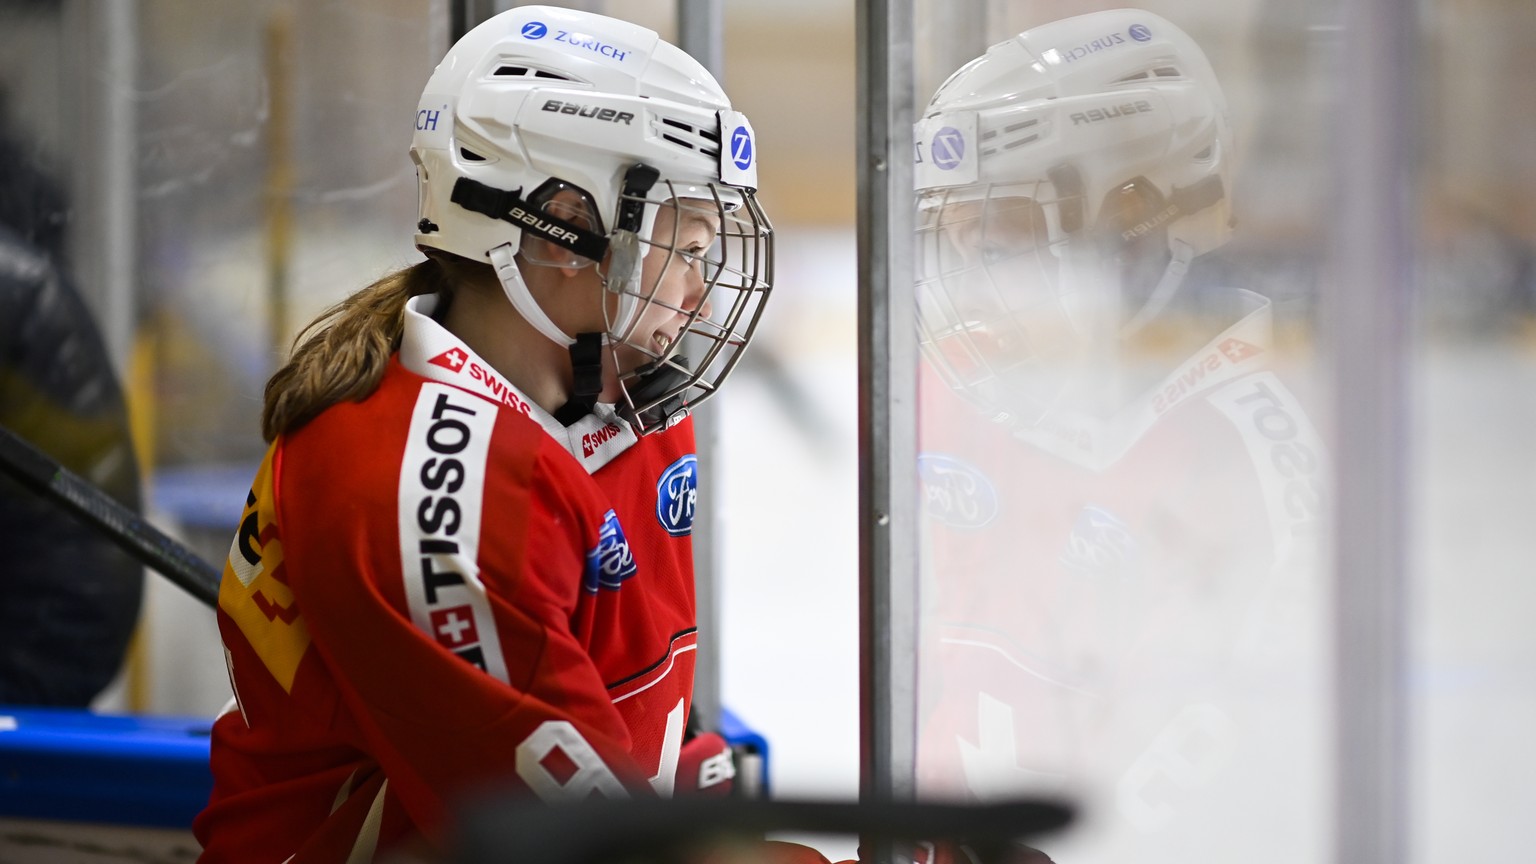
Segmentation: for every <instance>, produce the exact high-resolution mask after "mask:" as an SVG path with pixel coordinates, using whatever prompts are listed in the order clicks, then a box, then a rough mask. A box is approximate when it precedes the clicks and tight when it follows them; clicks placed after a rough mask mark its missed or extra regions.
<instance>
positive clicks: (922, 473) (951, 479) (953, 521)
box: [917, 453, 998, 528]
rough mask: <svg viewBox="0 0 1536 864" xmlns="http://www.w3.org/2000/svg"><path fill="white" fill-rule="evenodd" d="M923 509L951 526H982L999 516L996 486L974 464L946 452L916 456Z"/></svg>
mask: <svg viewBox="0 0 1536 864" xmlns="http://www.w3.org/2000/svg"><path fill="white" fill-rule="evenodd" d="M917 476H918V480H919V482H920V483H921V484H922V490H923V510H924V511H925V512H926V513H927V514H928V515H929V516H931V517H933V518H934V519H937V520H938V521H940V522H943V523H944V524H945V525H948V526H950V527H951V528H980V527H982V526H983V525H986V524H987V523H988V522H991V521H992V520H993V519H995V518H997V509H998V505H997V490H996V489H993V488H992V482H991V481H990V480H988V479H987V475H985V474H983V473H981V471H979V470H978V469H976V468H975V467H974V466H972V465H970V464H968V463H966V462H962V461H961V460H959V459H956V458H955V457H953V456H948V455H945V454H943V453H924V454H922V455H920V456H918V457H917Z"/></svg>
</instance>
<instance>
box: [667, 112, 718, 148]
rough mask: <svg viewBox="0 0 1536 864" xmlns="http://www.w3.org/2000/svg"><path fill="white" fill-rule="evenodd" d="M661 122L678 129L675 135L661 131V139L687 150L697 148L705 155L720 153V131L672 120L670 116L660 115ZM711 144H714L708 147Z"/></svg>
mask: <svg viewBox="0 0 1536 864" xmlns="http://www.w3.org/2000/svg"><path fill="white" fill-rule="evenodd" d="M661 122H662V125H664V126H670V127H672V128H673V129H676V130H678V133H679V134H677V135H670V134H667V133H665V132H663V133H662V135H661V137H662V139H663V140H665V141H670V142H671V143H673V144H676V145H677V146H679V147H685V148H687V149H689V150H697V151H699V152H700V153H703V154H704V155H705V156H712V157H718V156H719V155H720V149H719V144H720V133H718V132H715V131H714V130H712V129H704V128H702V127H697V126H693V125H691V124H688V123H684V122H683V121H681V120H674V119H672V118H671V117H662V118H661ZM711 144H713V145H715V146H714V147H710V146H709V145H711Z"/></svg>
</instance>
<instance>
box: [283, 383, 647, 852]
mask: <svg viewBox="0 0 1536 864" xmlns="http://www.w3.org/2000/svg"><path fill="white" fill-rule="evenodd" d="M519 420H520V418H514V417H508V416H506V415H503V416H502V418H501V420H500V421H498V420H497V412H496V410H495V407H494V406H492V405H490V404H489V403H487V402H485V401H484V400H480V399H478V398H476V397H473V396H470V395H468V394H465V393H463V392H462V391H458V390H456V389H454V388H450V387H446V386H439V385H426V386H424V387H423V388H422V390H421V395H420V396H419V397H418V398H417V399H416V403H415V413H414V417H413V420H412V424H411V428H410V431H409V434H408V438H407V440H406V442H405V445H404V449H403V451H402V452H403V455H400V456H398V457H396V458H395V459H394V460H392V461H394V462H395V463H397V464H398V465H399V475H398V482H397V483H396V482H393V481H394V478H390V479H391V482H390V483H381V484H379V485H380V486H381V487H383V488H385V490H386V492H387V494H380V495H379V496H378V500H370V501H365V502H361V503H360V504H359V505H358V506H356V507H355V508H354V510H353V511H352V512H350V513H347V511H346V510H345V509H344V508H345V507H346V503H345V502H344V501H342V500H337V495H336V493H335V492H317V491H316V490H321V489H325V490H334V489H337V488H344V487H342V486H339V482H340V481H341V480H342V478H340V477H337V478H331V477H328V476H326V473H327V471H328V467H327V462H326V460H325V459H324V458H317V457H322V456H323V454H315V453H313V452H310V453H308V454H307V455H306V456H305V457H304V459H303V468H302V474H300V473H298V472H299V470H300V466H299V465H298V464H297V463H298V461H299V460H298V459H296V458H294V456H295V454H290V455H289V458H288V460H287V465H286V467H285V469H284V473H285V474H287V475H288V476H287V477H285V478H283V479H282V480H281V481H280V489H281V494H279V495H278V496H277V497H278V512H277V521H278V523H279V524H281V525H284V526H306V527H304V528H303V529H301V530H295V531H290V532H288V534H287V535H285V537H287V538H288V539H287V540H286V542H287V543H288V547H287V549H286V550H285V555H286V559H287V564H288V574H289V579H290V587H291V589H292V592H293V597H294V599H295V601H296V604H297V608H298V609H300V610H301V611H302V615H303V617H304V619H305V621H306V624H307V627H308V632H309V634H310V637H311V638H312V640H313V647H314V654H315V661H316V668H314V669H311V670H309V671H310V672H312V673H313V674H314V675H317V676H319V677H321V678H322V679H326V680H329V681H331V682H334V686H335V687H336V689H337V691H338V692H339V702H340V708H341V712H340V713H341V720H340V725H341V727H342V728H343V729H345V730H346V733H347V735H348V736H349V737H351V738H353V739H354V740H355V743H356V746H357V747H359V748H360V749H361V750H363V751H364V752H366V753H367V754H369V756H371V757H372V758H373V759H375V760H376V761H377V762H378V763H379V765H380V767H381V768H382V769H383V773H384V774H385V776H387V777H388V778H389V789H390V791H391V793H392V794H393V795H394V796H396V797H398V800H399V802H400V804H401V805H402V806H403V807H404V809H405V811H406V812H407V813H408V815H409V817H410V820H411V821H412V822H413V823H414V824H415V825H417V826H418V827H419V828H421V829H422V830H423V831H425V832H426V833H427V834H428V835H429V836H431V835H433V834H435V833H436V832H437V831H438V830H440V828H441V827H442V826H443V825H444V823H445V819H447V818H448V817H449V815H450V812H451V809H452V808H453V806H454V805H455V804H456V803H457V801H458V800H459V799H460V798H461V797H463V796H465V795H468V794H472V793H474V792H475V791H476V790H478V789H481V788H482V787H488V786H495V787H497V788H501V789H506V788H507V787H511V788H513V789H521V790H523V791H526V792H529V793H532V794H535V795H537V796H538V797H540V798H542V799H545V800H549V801H557V800H565V799H584V798H587V797H590V796H591V795H593V794H600V795H604V796H608V797H620V796H625V795H631V794H649V791H650V787H649V784H648V783H647V782H646V781H647V780H648V779H649V772H647V771H645V770H644V768H643V767H642V766H640V765H638V764H636V762H635V761H634V759H633V758H632V757H631V755H630V749H629V740H628V733H627V731H626V728H625V725H624V723H623V721H622V719H621V718H620V715H619V713H618V711H617V710H616V709H615V708H614V706H613V704H612V701H611V700H610V698H609V696H608V694H607V692H606V689H605V687H604V683H603V681H602V679H601V677H600V675H599V673H598V671H597V669H596V668H595V666H594V664H593V662H592V660H591V657H590V653H589V651H588V650H587V645H586V644H585V642H584V639H585V637H584V636H583V635H581V634H578V633H576V632H574V630H573V627H572V620H573V617H574V614H575V611H576V606H577V604H578V602H579V600H580V596H581V586H582V582H583V580H584V579H585V578H587V573H588V571H589V570H590V569H591V565H590V563H589V561H590V560H591V559H592V558H593V556H594V555H596V554H597V552H598V551H599V546H600V535H601V531H602V528H603V524H604V519H605V517H606V516H607V515H608V514H607V513H606V512H605V511H604V509H603V502H604V499H603V498H602V496H601V495H600V494H598V493H597V492H596V490H595V487H591V484H590V482H589V480H588V478H587V476H586V474H585V473H584V472H582V471H581V470H580V467H579V466H578V465H576V464H575V463H574V461H572V460H570V459H569V458H568V456H567V455H566V454H564V453H563V451H558V450H556V449H554V448H553V447H552V446H550V444H549V443H548V442H547V441H546V436H543V435H542V433H538V434H537V435H527V434H523V435H515V434H509V433H508V431H507V430H506V429H505V428H504V427H505V426H507V425H513V426H515V424H516V423H517V422H519ZM525 425H526V424H525ZM368 455H369V454H366V453H363V454H358V456H359V458H365V459H366V458H368ZM384 455H386V456H387V454H384ZM390 461H391V460H389V459H380V460H379V461H378V462H377V463H375V464H380V465H386V464H389V462H390ZM300 476H303V477H304V478H305V479H304V480H303V481H302V484H301V481H300V480H299V477H300ZM343 497H344V496H343ZM317 499H318V500H317ZM317 507H318V508H319V512H322V513H323V512H325V511H326V510H331V511H340V512H342V513H344V514H346V515H344V516H343V518H342V521H341V528H340V531H339V535H340V536H332V535H331V534H330V532H325V531H315V530H311V529H310V528H308V527H307V526H311V525H313V524H315V520H316V515H315V514H316V509H317ZM290 535H291V536H290ZM358 562H364V565H363V566H361V567H360V566H358ZM304 674H305V669H303V668H300V669H299V671H298V677H297V679H296V680H295V682H294V687H295V688H298V687H302V686H304V684H305V683H306V682H305V681H304V680H303V676H304Z"/></svg>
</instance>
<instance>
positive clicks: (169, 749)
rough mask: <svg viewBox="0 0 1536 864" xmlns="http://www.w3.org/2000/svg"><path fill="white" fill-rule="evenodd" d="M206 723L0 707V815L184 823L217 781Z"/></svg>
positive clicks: (150, 824)
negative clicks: (209, 753) (209, 763)
mask: <svg viewBox="0 0 1536 864" xmlns="http://www.w3.org/2000/svg"><path fill="white" fill-rule="evenodd" d="M212 725H213V721H212V720H211V719H209V718H203V717H150V716H130V715H109V714H93V713H91V712H89V711H83V710H67V709H44V708H10V707H5V706H0V818H23V819H53V820H60V821H67V822H88V823H92V824H111V825H136V826H144V827H158V828H187V827H189V826H190V825H191V824H192V817H194V816H196V815H197V814H198V812H199V811H201V810H202V809H203V807H204V805H206V804H207V803H208V793H209V790H210V789H211V788H212V787H213V775H212V773H211V772H210V771H209V769H208V740H209V730H210V729H211V727H212Z"/></svg>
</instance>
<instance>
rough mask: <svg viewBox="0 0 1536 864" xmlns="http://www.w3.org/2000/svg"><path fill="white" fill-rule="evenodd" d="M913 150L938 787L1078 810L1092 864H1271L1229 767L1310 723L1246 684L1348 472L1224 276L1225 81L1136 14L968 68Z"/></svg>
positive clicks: (1032, 37)
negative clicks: (1243, 848) (1226, 844)
mask: <svg viewBox="0 0 1536 864" xmlns="http://www.w3.org/2000/svg"><path fill="white" fill-rule="evenodd" d="M916 146H917V152H916V165H915V170H916V177H917V188H918V205H917V206H918V213H917V222H918V226H919V227H918V245H917V262H918V263H917V270H918V286H917V302H918V319H919V327H920V335H919V341H920V346H921V349H922V351H923V353H924V356H925V359H926V362H925V364H924V373H923V374H924V377H923V379H922V384H921V406H922V412H921V420H920V429H919V439H920V447H921V453H922V455H921V457H920V466H919V471H920V477H921V481H922V487H923V491H924V496H925V503H926V512H927V518H926V519H925V523H926V532H925V545H924V553H925V565H924V578H925V581H924V596H925V598H926V606H925V609H926V610H927V611H926V614H927V615H928V618H927V620H930V621H932V622H934V626H933V628H932V630H931V632H930V634H929V635H930V641H929V643H928V646H929V647H928V649H927V651H926V654H925V658H924V660H925V662H926V663H927V664H928V665H926V666H924V668H923V679H922V680H923V694H922V695H923V699H922V704H923V705H924V706H925V708H924V710H925V712H926V713H925V714H924V720H923V727H922V731H921V744H920V752H919V773H920V785H921V788H923V789H924V790H925V791H926V792H928V793H930V794H948V795H955V796H960V797H963V798H974V799H982V800H986V799H989V798H992V797H995V796H1000V795H1007V794H1017V793H1021V792H1031V791H1034V792H1038V791H1041V790H1045V789H1061V788H1063V787H1067V788H1070V789H1071V790H1073V792H1074V793H1079V794H1083V795H1086V796H1087V797H1086V800H1085V810H1086V814H1085V821H1086V822H1087V823H1088V825H1089V826H1091V827H1090V829H1089V830H1092V831H1095V832H1096V836H1097V837H1098V839H1099V841H1101V842H1102V843H1103V844H1104V845H1102V846H1098V847H1095V849H1096V853H1095V856H1094V858H1095V860H1135V861H1139V862H1144V861H1153V860H1180V861H1187V860H1218V859H1219V860H1237V859H1239V858H1242V857H1245V856H1243V855H1241V854H1237V850H1235V849H1227V850H1223V849H1222V847H1221V845H1220V844H1221V842H1222V841H1220V840H1216V839H1214V838H1215V837H1216V836H1218V835H1221V834H1222V832H1223V831H1225V830H1227V829H1229V828H1231V827H1232V826H1236V825H1240V824H1242V821H1241V820H1242V818H1244V817H1246V816H1248V815H1251V814H1252V813H1253V812H1254V810H1253V809H1252V807H1251V804H1248V805H1245V804H1244V803H1243V802H1251V800H1252V796H1251V795H1244V794H1233V793H1234V790H1244V791H1246V790H1250V789H1251V788H1253V787H1249V786H1242V785H1241V781H1235V780H1234V779H1233V778H1234V777H1236V776H1238V775H1239V772H1237V771H1235V770H1234V769H1233V768H1232V767H1231V766H1232V765H1233V764H1241V765H1243V766H1244V767H1246V768H1248V769H1252V770H1253V771H1254V772H1255V773H1253V774H1250V775H1247V776H1249V777H1259V776H1262V771H1263V770H1265V769H1266V768H1268V767H1274V766H1272V765H1270V764H1269V763H1267V762H1266V760H1268V759H1271V758H1273V757H1275V756H1277V755H1279V754H1281V753H1283V752H1284V751H1283V749H1280V750H1273V751H1272V752H1270V751H1266V746H1265V745H1264V744H1263V743H1262V740H1263V736H1262V735H1261V734H1259V733H1258V732H1257V731H1256V730H1258V729H1264V728H1271V727H1269V726H1268V725H1267V724H1270V723H1278V722H1280V720H1279V719H1278V718H1280V717H1284V718H1285V722H1291V721H1295V722H1296V723H1304V722H1305V720H1306V716H1305V713H1304V712H1299V711H1298V712H1297V714H1299V715H1300V719H1298V716H1297V714H1291V713H1287V712H1272V711H1269V710H1268V709H1269V708H1271V707H1272V706H1270V705H1268V704H1265V705H1264V706H1263V710H1258V711H1249V712H1245V710H1244V708H1245V703H1246V704H1247V705H1252V704H1254V701H1253V699H1252V698H1251V697H1252V694H1249V693H1244V692H1243V690H1242V688H1243V686H1244V683H1243V682H1244V678H1243V672H1244V671H1246V672H1249V673H1254V672H1255V670H1260V669H1269V670H1270V671H1273V669H1274V667H1272V666H1266V665H1265V664H1266V663H1269V662H1271V659H1272V658H1273V657H1275V656H1277V655H1281V654H1285V655H1287V656H1288V657H1291V658H1294V657H1295V656H1296V654H1295V653H1294V651H1296V650H1301V649H1300V648H1298V646H1299V645H1301V644H1302V643H1304V642H1305V640H1304V639H1303V638H1301V637H1299V636H1297V635H1296V634H1295V633H1294V632H1292V633H1277V632H1276V631H1275V630H1274V629H1272V625H1273V622H1274V620H1275V618H1274V617H1273V615H1274V612H1275V609H1276V608H1277V606H1278V605H1279V604H1280V603H1281V601H1282V598H1287V597H1292V598H1296V597H1304V594H1305V591H1304V588H1303V586H1304V577H1305V575H1306V574H1307V572H1309V571H1308V567H1307V563H1306V562H1307V560H1308V558H1307V553H1308V551H1309V550H1310V548H1311V546H1312V544H1313V539H1314V537H1315V532H1316V530H1317V528H1318V526H1319V525H1320V524H1321V518H1322V512H1321V511H1322V505H1323V495H1322V491H1321V490H1322V477H1323V466H1322V449H1321V447H1320V445H1319V442H1318V438H1317V435H1316V433H1315V432H1314V431H1313V429H1312V426H1311V424H1310V423H1309V422H1308V420H1307V417H1306V416H1305V414H1304V413H1303V411H1302V409H1301V407H1300V405H1299V403H1298V400H1297V399H1296V397H1295V396H1294V395H1292V393H1291V391H1290V390H1289V389H1288V388H1287V387H1286V386H1285V384H1283V383H1282V382H1281V380H1280V378H1279V377H1278V376H1277V375H1276V372H1275V370H1274V369H1273V368H1272V363H1271V358H1272V354H1273V352H1272V350H1271V344H1270V335H1269V332H1270V307H1269V302H1268V300H1267V299H1265V298H1263V297H1261V296H1259V295H1257V294H1255V293H1252V292H1249V291H1246V290H1241V289H1233V288H1229V287H1225V286H1211V285H1206V284H1203V283H1202V281H1201V280H1200V278H1199V277H1198V275H1197V273H1198V267H1197V265H1198V264H1199V263H1200V261H1199V259H1200V258H1201V256H1205V255H1207V253H1210V252H1212V251H1214V250H1216V249H1217V248H1219V247H1221V246H1222V245H1223V244H1225V243H1226V242H1227V241H1228V239H1229V237H1230V235H1231V231H1232V224H1233V220H1232V215H1231V204H1230V200H1231V199H1230V196H1231V191H1232V157H1233V152H1232V140H1231V131H1230V127H1229V122H1228V118H1227V109H1226V104H1225V101H1224V98H1223V95H1222V92H1221V89H1220V86H1219V85H1218V83H1217V80H1216V77H1215V75H1214V73H1213V71H1212V68H1211V65H1210V63H1209V62H1208V61H1207V59H1206V57H1205V55H1204V54H1203V53H1202V52H1201V50H1200V48H1199V47H1198V46H1197V45H1196V44H1195V43H1194V41H1193V40H1191V39H1190V38H1189V36H1188V35H1186V34H1185V33H1183V32H1182V31H1181V30H1179V29H1178V28H1177V27H1175V26H1174V25H1173V24H1171V23H1170V22H1168V21H1166V20H1163V19H1162V18H1160V17H1158V16H1155V15H1152V14H1149V13H1146V12H1142V11H1139V10H1132V9H1124V10H1116V11H1110V12H1099V13H1093V14H1089V15H1083V16H1078V17H1074V18H1069V19H1065V20H1061V21H1056V22H1054V23H1050V24H1046V25H1044V26H1040V27H1037V28H1034V29H1031V30H1028V31H1026V32H1024V33H1022V34H1020V35H1018V36H1017V37H1015V38H1012V39H1009V40H1007V41H1004V42H1002V43H999V44H997V45H994V46H993V47H991V48H990V49H989V50H988V51H987V52H986V53H985V54H983V55H982V56H980V57H978V58H976V59H975V60H973V61H972V62H971V63H969V64H967V65H966V66H964V67H962V68H961V69H959V70H958V71H956V72H955V73H954V74H953V75H952V76H951V77H950V78H949V80H948V81H946V82H945V83H944V84H943V85H942V86H941V87H940V88H939V90H938V91H937V92H936V93H935V95H934V96H933V98H932V100H931V101H930V103H929V106H928V108H927V110H926V112H925V114H924V116H923V117H922V118H921V120H920V121H919V123H918V124H917V126H916ZM1207 260H1208V259H1207ZM978 410H979V411H980V415H981V417H983V418H985V419H984V420H980V421H978V414H977V411H978ZM1293 649H1294V650H1293ZM1287 662H1289V661H1287ZM1294 668H1295V667H1290V671H1294ZM1288 680H1291V681H1300V680H1302V676H1293V677H1292V678H1291V679H1288ZM1300 704H1301V702H1300V701H1299V700H1298V701H1296V702H1293V703H1291V705H1292V706H1293V707H1294V706H1296V705H1300ZM1255 715H1267V716H1264V718H1263V720H1261V721H1256V722H1249V721H1253V720H1254V717H1255ZM1290 728H1291V729H1297V728H1299V727H1298V726H1297V725H1295V724H1293V725H1292V726H1291V727H1290ZM1250 782H1257V783H1258V786H1259V788H1263V789H1266V790H1267V791H1268V792H1275V793H1278V790H1280V789H1281V788H1283V787H1285V785H1286V784H1285V783H1283V782H1274V783H1268V784H1266V783H1264V782H1263V781H1250ZM1245 806H1247V807H1248V809H1247V811H1246V812H1243V808H1244V807H1245ZM1202 808H1204V809H1202ZM1228 817H1231V818H1228ZM1180 829H1183V830H1180ZM1122 842H1124V843H1125V844H1126V845H1125V846H1124V847H1123V848H1122V847H1121V846H1120V845H1119V844H1120V843H1122ZM1111 850H1112V854H1107V857H1106V853H1107V852H1110V851H1111ZM1217 851H1222V852H1223V854H1214V853H1215V852H1217ZM1226 853H1231V854H1226ZM1305 857H1306V856H1305V855H1297V856H1285V855H1279V856H1277V860H1281V859H1283V860H1294V859H1295V858H1305Z"/></svg>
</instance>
